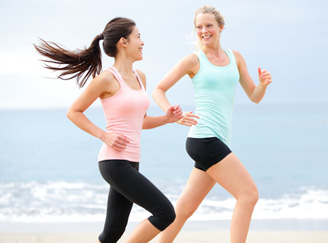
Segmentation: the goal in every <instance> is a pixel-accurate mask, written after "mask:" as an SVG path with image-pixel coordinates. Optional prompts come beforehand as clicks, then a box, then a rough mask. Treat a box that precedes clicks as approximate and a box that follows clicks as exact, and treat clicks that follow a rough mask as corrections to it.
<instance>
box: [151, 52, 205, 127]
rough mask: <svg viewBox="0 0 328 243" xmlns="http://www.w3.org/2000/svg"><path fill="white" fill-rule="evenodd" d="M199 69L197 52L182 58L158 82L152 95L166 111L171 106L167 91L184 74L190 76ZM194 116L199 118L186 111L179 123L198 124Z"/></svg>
mask: <svg viewBox="0 0 328 243" xmlns="http://www.w3.org/2000/svg"><path fill="white" fill-rule="evenodd" d="M198 69H199V61H198V57H197V56H196V55H195V54H191V55H188V56H186V57H184V58H183V59H182V60H180V61H179V62H178V63H177V64H176V65H175V66H174V67H173V68H172V69H171V70H170V71H169V72H168V73H167V74H166V75H165V76H164V78H163V79H162V80H161V81H160V82H159V83H158V84H157V86H156V87H155V89H154V91H153V94H152V96H153V98H154V100H155V101H156V103H157V104H158V105H159V106H160V107H161V108H162V110H163V111H164V112H167V111H168V109H169V108H170V107H171V105H170V102H169V101H168V99H167V97H166V95H165V93H166V91H168V90H169V89H170V88H171V87H172V86H173V85H175V84H176V83H177V82H178V81H179V80H180V79H181V78H182V77H183V76H184V75H186V74H188V75H189V76H190V77H193V76H194V75H196V73H197V72H198ZM194 118H198V116H196V115H194V114H192V113H191V112H184V113H183V118H182V119H180V120H179V121H178V123H179V124H182V125H187V126H191V125H196V124H197V121H196V120H195V119H194Z"/></svg>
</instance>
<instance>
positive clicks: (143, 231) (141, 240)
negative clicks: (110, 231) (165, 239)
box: [126, 219, 161, 243]
mask: <svg viewBox="0 0 328 243" xmlns="http://www.w3.org/2000/svg"><path fill="white" fill-rule="evenodd" d="M160 232H161V231H160V230H159V229H157V228H156V227H155V226H153V225H152V224H151V223H150V222H149V220H148V219H145V220H144V221H142V222H141V223H140V224H139V225H138V226H137V227H136V228H135V230H134V231H133V232H132V234H131V235H130V236H129V238H128V239H127V241H126V243H145V242H149V241H150V240H152V239H153V238H154V237H155V236H156V235H157V234H158V233H160Z"/></svg>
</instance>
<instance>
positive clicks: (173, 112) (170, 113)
mask: <svg viewBox="0 0 328 243" xmlns="http://www.w3.org/2000/svg"><path fill="white" fill-rule="evenodd" d="M182 117H183V114H182V110H181V108H180V106H179V105H175V106H171V107H170V108H169V109H167V111H166V118H167V122H168V123H173V122H177V121H179V120H180V119H181V118H182Z"/></svg>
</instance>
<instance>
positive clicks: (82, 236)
mask: <svg viewBox="0 0 328 243" xmlns="http://www.w3.org/2000/svg"><path fill="white" fill-rule="evenodd" d="M96 237H97V233H1V234H0V243H58V242H61V243H70V242H79V243H93V242H95V239H96ZM125 237H126V236H124V237H123V238H122V239H121V240H120V241H119V242H120V243H123V242H124V239H125ZM151 242H152V243H154V242H156V240H153V241H151ZM174 242H175V243H192V242H195V243H196V242H199V243H207V242H208V243H210V242H213V243H214V242H226V243H228V242H229V232H211V231H207V232H182V233H181V234H180V235H179V236H178V238H177V239H176V240H175V241H174ZM247 242H248V243H289V242H293V243H294V242H297V243H327V242H328V232H295V231H292V232H286V231H285V232H283V231H269V232H260V231H258V232H250V233H249V236H248V240H247Z"/></svg>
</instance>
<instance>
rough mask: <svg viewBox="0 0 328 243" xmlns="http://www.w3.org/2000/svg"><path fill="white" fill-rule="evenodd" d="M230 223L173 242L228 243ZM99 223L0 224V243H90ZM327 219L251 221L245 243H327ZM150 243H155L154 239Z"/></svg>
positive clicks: (205, 224) (194, 230)
mask: <svg viewBox="0 0 328 243" xmlns="http://www.w3.org/2000/svg"><path fill="white" fill-rule="evenodd" d="M229 224H230V220H211V221H189V222H187V223H186V224H185V227H184V228H183V229H182V231H181V232H180V234H179V235H178V237H177V238H176V240H175V241H174V243H212V242H213V243H214V242H230V236H229ZM136 225H137V222H129V224H128V226H127V229H126V232H125V233H124V235H123V236H122V238H121V239H120V240H119V241H118V243H123V242H124V241H125V240H126V239H127V237H128V235H129V234H130V233H131V231H132V230H133V229H134V228H135V226H136ZM102 227H103V223H102V222H76V223H74V222H62V223H61V222H56V223H14V222H9V223H8V222H0V243H26V242H28V243H55V242H62V243H70V242H79V243H90V242H91V243H92V242H96V239H97V237H98V235H99V233H100V231H101V230H102ZM327 239H328V219H323V220H321V219H318V220H308V219H306V220H305V219H304V220H303V219H302V220H298V219H286V220H282V219H274V220H259V219H254V220H252V223H251V227H250V230H249V234H248V239H247V243H264V242H265V243H289V242H297V243H309V242H311V243H327V242H328V241H327ZM150 242H151V243H156V238H155V239H154V240H152V241H150Z"/></svg>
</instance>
